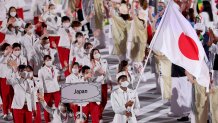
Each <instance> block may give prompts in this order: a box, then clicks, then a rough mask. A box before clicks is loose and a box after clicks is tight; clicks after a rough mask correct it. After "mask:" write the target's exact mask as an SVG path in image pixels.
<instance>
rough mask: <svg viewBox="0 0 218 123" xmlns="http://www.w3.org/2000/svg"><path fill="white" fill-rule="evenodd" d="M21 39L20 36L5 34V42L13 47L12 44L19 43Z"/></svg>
mask: <svg viewBox="0 0 218 123" xmlns="http://www.w3.org/2000/svg"><path fill="white" fill-rule="evenodd" d="M21 38H22V36H21V34H18V35H16V34H15V33H6V35H5V42H6V43H8V44H10V45H13V44H14V43H20V41H21Z"/></svg>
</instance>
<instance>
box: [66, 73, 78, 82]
mask: <svg viewBox="0 0 218 123" xmlns="http://www.w3.org/2000/svg"><path fill="white" fill-rule="evenodd" d="M78 82H82V79H81V76H80V75H78V76H76V75H75V74H73V73H71V74H70V75H69V76H67V77H66V83H78Z"/></svg>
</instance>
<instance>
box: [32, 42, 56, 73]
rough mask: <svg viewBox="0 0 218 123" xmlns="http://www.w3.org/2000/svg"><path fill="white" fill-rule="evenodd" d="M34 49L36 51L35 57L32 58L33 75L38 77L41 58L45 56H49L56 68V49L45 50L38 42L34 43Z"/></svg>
mask: <svg viewBox="0 0 218 123" xmlns="http://www.w3.org/2000/svg"><path fill="white" fill-rule="evenodd" d="M34 49H35V51H36V55H35V57H34V66H33V70H34V72H33V74H34V75H38V71H39V69H40V68H41V67H42V65H43V58H44V56H45V55H50V56H51V58H52V62H53V63H54V64H55V66H58V64H59V58H58V54H57V50H56V49H52V48H49V49H45V48H44V47H43V46H42V45H41V44H40V43H39V42H36V43H35V44H34Z"/></svg>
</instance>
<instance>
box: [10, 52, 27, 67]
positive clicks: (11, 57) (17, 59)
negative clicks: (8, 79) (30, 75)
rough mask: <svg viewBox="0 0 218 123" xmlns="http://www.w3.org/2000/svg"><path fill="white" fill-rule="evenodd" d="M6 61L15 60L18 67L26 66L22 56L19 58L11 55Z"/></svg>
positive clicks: (25, 60)
mask: <svg viewBox="0 0 218 123" xmlns="http://www.w3.org/2000/svg"><path fill="white" fill-rule="evenodd" d="M8 60H16V62H17V65H18V66H19V65H27V59H26V58H25V57H24V56H23V55H22V54H21V55H20V56H19V57H17V56H15V55H14V54H11V56H9V58H8Z"/></svg>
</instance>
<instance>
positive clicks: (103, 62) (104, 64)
mask: <svg viewBox="0 0 218 123" xmlns="http://www.w3.org/2000/svg"><path fill="white" fill-rule="evenodd" d="M95 62H96V65H95V66H92V68H94V69H93V70H94V76H95V77H97V81H98V82H99V81H101V83H102V84H105V83H106V81H105V80H106V79H107V77H108V79H109V80H111V78H110V77H111V76H110V74H109V72H108V63H107V60H106V59H100V62H97V61H95ZM100 68H102V69H103V71H105V73H106V75H105V76H103V75H100V74H99V73H98V72H97V71H98V69H100Z"/></svg>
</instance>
